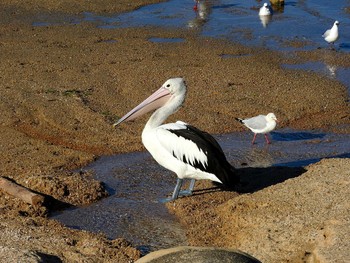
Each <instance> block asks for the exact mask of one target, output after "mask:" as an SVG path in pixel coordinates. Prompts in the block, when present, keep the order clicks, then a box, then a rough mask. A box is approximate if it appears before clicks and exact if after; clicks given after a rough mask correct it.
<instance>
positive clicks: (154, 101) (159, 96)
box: [113, 87, 171, 127]
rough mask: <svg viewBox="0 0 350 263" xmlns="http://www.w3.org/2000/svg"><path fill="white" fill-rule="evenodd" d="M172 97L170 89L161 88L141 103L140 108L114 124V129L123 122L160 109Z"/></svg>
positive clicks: (137, 107)
mask: <svg viewBox="0 0 350 263" xmlns="http://www.w3.org/2000/svg"><path fill="white" fill-rule="evenodd" d="M170 97H171V93H170V91H169V90H168V89H166V88H163V87H161V88H160V89H158V90H157V91H156V92H154V93H153V94H152V95H151V96H149V97H148V98H147V99H145V100H144V101H143V102H141V103H140V104H139V105H138V106H136V107H135V108H133V109H132V110H131V111H129V112H128V113H127V114H125V115H124V116H123V117H122V118H120V119H119V120H118V121H117V122H116V123H114V124H113V127H115V126H117V125H118V124H120V123H122V122H123V121H131V120H134V119H136V118H137V117H140V116H141V115H143V114H146V113H147V112H150V111H153V110H155V109H158V108H159V107H161V106H163V105H164V104H165V103H166V102H167V101H168V100H169V99H170Z"/></svg>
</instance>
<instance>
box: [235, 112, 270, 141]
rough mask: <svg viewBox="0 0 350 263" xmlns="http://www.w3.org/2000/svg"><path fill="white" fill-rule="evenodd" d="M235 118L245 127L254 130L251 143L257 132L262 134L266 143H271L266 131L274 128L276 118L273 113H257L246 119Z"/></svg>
mask: <svg viewBox="0 0 350 263" xmlns="http://www.w3.org/2000/svg"><path fill="white" fill-rule="evenodd" d="M235 119H236V120H237V121H239V122H240V123H242V124H244V125H245V126H246V127H248V128H249V129H250V130H251V131H252V132H254V138H253V141H252V144H254V142H255V139H256V135H257V134H258V133H262V134H264V136H265V139H266V142H267V144H270V143H271V142H270V141H269V138H268V137H267V133H269V132H270V131H272V130H273V129H275V128H276V124H277V123H276V122H277V118H276V116H275V114H273V113H269V114H267V115H266V116H265V115H258V116H255V117H252V118H248V119H240V118H235Z"/></svg>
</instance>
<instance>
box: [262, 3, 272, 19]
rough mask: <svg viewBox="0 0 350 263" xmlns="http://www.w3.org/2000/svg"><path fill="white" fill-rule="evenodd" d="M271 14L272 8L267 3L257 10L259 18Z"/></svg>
mask: <svg viewBox="0 0 350 263" xmlns="http://www.w3.org/2000/svg"><path fill="white" fill-rule="evenodd" d="M272 13H273V11H272V8H271V6H269V5H268V4H267V3H264V5H263V6H262V7H260V9H259V16H270V15H272Z"/></svg>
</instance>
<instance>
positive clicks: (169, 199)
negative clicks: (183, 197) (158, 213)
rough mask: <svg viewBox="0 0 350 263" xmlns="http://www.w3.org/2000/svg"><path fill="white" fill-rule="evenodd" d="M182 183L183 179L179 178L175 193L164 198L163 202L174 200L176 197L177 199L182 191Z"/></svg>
mask: <svg viewBox="0 0 350 263" xmlns="http://www.w3.org/2000/svg"><path fill="white" fill-rule="evenodd" d="M182 183H183V179H180V178H177V181H176V185H175V189H174V192H173V195H172V196H171V197H169V198H164V199H162V200H161V202H162V203H166V202H170V201H174V200H175V199H177V198H178V197H179V192H180V189H181V186H182Z"/></svg>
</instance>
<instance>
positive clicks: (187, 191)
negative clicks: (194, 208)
mask: <svg viewBox="0 0 350 263" xmlns="http://www.w3.org/2000/svg"><path fill="white" fill-rule="evenodd" d="M195 182H196V180H195V179H191V181H190V185H189V187H188V189H187V190H182V191H180V193H179V195H180V196H187V195H192V191H193V188H194V184H195Z"/></svg>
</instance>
